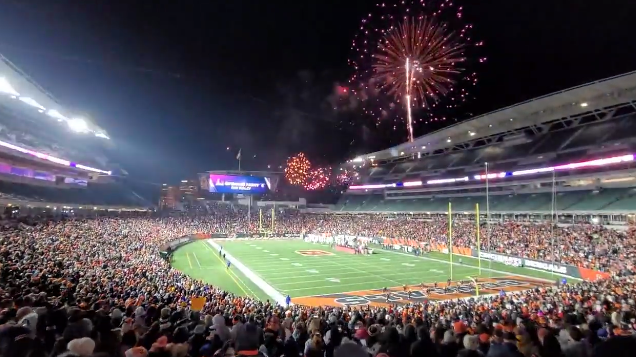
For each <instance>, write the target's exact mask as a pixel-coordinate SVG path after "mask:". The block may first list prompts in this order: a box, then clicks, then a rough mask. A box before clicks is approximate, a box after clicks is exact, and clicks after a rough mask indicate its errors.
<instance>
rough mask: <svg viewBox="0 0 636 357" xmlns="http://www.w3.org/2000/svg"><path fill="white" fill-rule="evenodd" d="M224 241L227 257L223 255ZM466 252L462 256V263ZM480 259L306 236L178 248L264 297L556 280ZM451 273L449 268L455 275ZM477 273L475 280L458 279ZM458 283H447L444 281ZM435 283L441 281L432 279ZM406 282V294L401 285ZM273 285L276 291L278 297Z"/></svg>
mask: <svg viewBox="0 0 636 357" xmlns="http://www.w3.org/2000/svg"><path fill="white" fill-rule="evenodd" d="M219 246H222V247H223V251H224V252H225V253H226V254H227V259H229V260H231V261H233V264H232V266H231V267H230V268H229V269H228V268H227V267H226V260H224V259H223V257H222V256H220V255H219V250H218V247H219ZM460 258H461V260H462V261H461V262H460ZM478 265H479V262H478V260H477V259H475V258H468V257H459V256H457V255H455V256H453V264H452V265H451V263H450V261H449V256H448V254H442V253H428V254H426V255H425V256H420V257H417V256H414V255H412V254H409V253H403V252H398V251H388V250H381V249H376V250H374V254H372V255H353V254H348V253H343V252H339V251H336V250H334V249H332V248H331V247H330V246H328V245H321V244H315V243H308V242H304V241H301V240H225V241H220V240H217V241H198V242H195V243H192V244H189V245H187V246H185V247H182V248H180V249H178V250H177V251H176V252H175V254H174V257H173V266H174V267H175V268H176V269H178V270H181V271H182V272H184V273H186V274H187V275H190V276H192V277H193V278H196V279H199V280H203V281H206V282H208V283H210V284H213V285H215V286H219V287H221V288H223V289H225V290H227V291H230V292H233V293H236V294H239V295H244V296H251V297H255V298H258V299H261V300H266V299H269V300H272V299H274V300H280V295H282V296H286V295H289V296H290V297H291V298H292V302H293V303H296V304H302V305H313V306H319V305H344V304H347V305H363V304H373V305H383V304H386V303H387V294H385V293H383V292H382V290H383V289H384V288H387V289H388V290H389V291H390V294H389V297H388V298H389V300H388V301H389V302H390V303H398V304H400V303H408V302H421V301H423V300H445V299H455V298H461V297H469V296H474V295H476V294H477V293H479V295H485V294H497V293H500V292H501V291H502V290H503V291H518V290H524V289H529V288H533V287H537V286H548V285H553V282H555V281H557V280H559V279H560V278H561V277H560V276H559V275H558V274H551V273H545V272H539V271H534V270H530V269H525V268H518V267H511V266H507V265H504V264H501V263H496V262H490V261H487V260H482V262H481V270H480V269H479V267H478ZM451 274H452V275H451ZM471 278H472V279H476V281H477V283H478V290H479V291H477V290H476V289H475V287H474V284H468V283H465V284H462V285H460V284H458V283H457V282H459V281H462V280H464V281H469V280H471ZM448 279H451V280H452V281H453V283H452V284H451V285H450V287H448V285H447V280H448ZM435 283H438V284H437V287H436V286H435ZM404 285H407V286H408V288H407V289H408V290H409V291H410V292H409V293H407V292H405V291H404V288H403V286H404ZM272 291H275V292H277V293H279V295H278V298H276V296H274V295H276V294H273V293H272Z"/></svg>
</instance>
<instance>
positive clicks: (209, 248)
mask: <svg viewBox="0 0 636 357" xmlns="http://www.w3.org/2000/svg"><path fill="white" fill-rule="evenodd" d="M205 246H206V248H208V250H210V251H212V252H214V249H212V247H210V245H209V244H206V245H205ZM232 274H233V275H234V276H235V277H236V278H237V279H238V281H239V282H241V284H243V286H245V287H246V288H247V290H249V292H250V293H252V296H253V297H254V298H256V296H257V295H256V294H255V293H254V291H252V289H250V287H249V286H248V285H247V284H245V282H244V281H243V280H242V279H241V278H240V277H239V276H238V274H236V272H235V271H232Z"/></svg>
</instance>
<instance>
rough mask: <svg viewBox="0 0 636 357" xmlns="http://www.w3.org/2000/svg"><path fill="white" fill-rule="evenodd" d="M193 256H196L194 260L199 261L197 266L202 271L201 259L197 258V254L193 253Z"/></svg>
mask: <svg viewBox="0 0 636 357" xmlns="http://www.w3.org/2000/svg"><path fill="white" fill-rule="evenodd" d="M192 255H193V256H194V260H196V261H197V265H198V266H199V269H201V263H199V258H197V253H195V252H192Z"/></svg>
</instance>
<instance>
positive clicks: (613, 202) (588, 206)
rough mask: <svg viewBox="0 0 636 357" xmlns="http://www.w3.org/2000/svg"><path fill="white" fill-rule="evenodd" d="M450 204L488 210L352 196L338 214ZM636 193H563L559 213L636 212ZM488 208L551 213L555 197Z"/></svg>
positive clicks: (464, 200)
mask: <svg viewBox="0 0 636 357" xmlns="http://www.w3.org/2000/svg"><path fill="white" fill-rule="evenodd" d="M449 202H451V204H452V209H453V210H454V211H455V212H461V211H469V212H474V210H475V204H477V203H479V205H480V207H481V209H482V210H485V209H486V197H485V196H465V197H452V196H451V197H439V196H430V197H425V198H404V199H385V198H384V197H383V196H382V195H378V194H372V195H359V194H349V195H344V196H342V197H341V198H340V201H339V202H338V204H337V205H336V208H335V209H336V210H337V211H341V212H383V211H384V212H446V211H448V203H449ZM635 203H636V192H635V191H634V189H631V188H611V189H603V190H600V191H564V192H558V193H557V195H556V200H555V204H556V206H555V207H556V210H557V211H598V212H601V211H609V210H615V211H634V210H635V209H636V206H635ZM488 204H489V206H490V210H491V211H493V212H506V213H508V212H540V211H543V212H548V211H550V210H551V209H552V193H549V192H543V193H520V194H514V195H500V194H492V195H490V196H489V200H488Z"/></svg>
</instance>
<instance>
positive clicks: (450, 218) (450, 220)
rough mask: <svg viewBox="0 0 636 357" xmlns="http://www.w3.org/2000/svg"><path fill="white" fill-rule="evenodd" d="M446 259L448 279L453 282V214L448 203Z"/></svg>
mask: <svg viewBox="0 0 636 357" xmlns="http://www.w3.org/2000/svg"><path fill="white" fill-rule="evenodd" d="M448 259H449V262H450V279H451V280H453V212H452V210H451V203H450V201H449V202H448Z"/></svg>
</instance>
